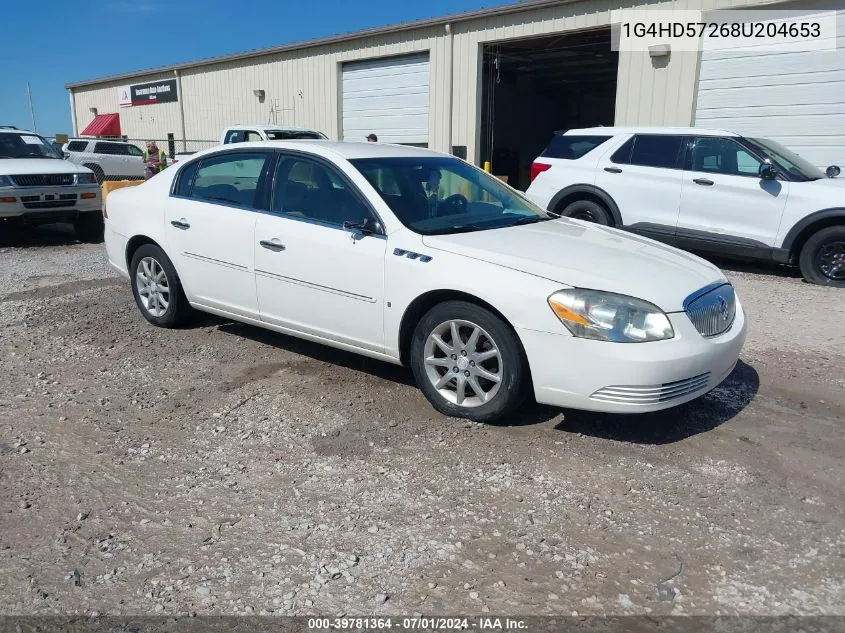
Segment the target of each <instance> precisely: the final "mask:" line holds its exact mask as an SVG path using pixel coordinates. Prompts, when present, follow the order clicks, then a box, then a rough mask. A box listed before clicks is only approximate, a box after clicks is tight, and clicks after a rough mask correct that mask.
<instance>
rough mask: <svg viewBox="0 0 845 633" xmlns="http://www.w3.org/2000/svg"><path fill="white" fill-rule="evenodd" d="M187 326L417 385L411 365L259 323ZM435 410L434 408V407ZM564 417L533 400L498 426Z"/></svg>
mask: <svg viewBox="0 0 845 633" xmlns="http://www.w3.org/2000/svg"><path fill="white" fill-rule="evenodd" d="M185 327H186V328H189V329H190V328H200V327H216V328H217V329H218V330H220V331H221V332H224V333H227V334H233V335H235V336H240V337H243V338H246V339H249V340H250V341H254V342H256V343H261V344H262V345H267V346H269V347H275V348H277V349H281V350H285V351H288V352H292V353H294V354H298V355H300V356H304V357H306V358H310V359H312V360H316V361H319V362H323V363H330V364H332V365H337V366H339V367H344V368H346V369H351V370H354V371H358V372H361V373H365V374H369V375H370V376H373V377H374V378H379V379H381V380H388V381H390V382H394V383H397V384H401V385H406V386H408V387H413V388H415V389H416V388H417V383H416V381H415V380H414V375H413V374H412V373H411V370H410V369H409V368H408V367H403V366H401V365H394V364H392V363H387V362H384V361H380V360H377V359H374V358H368V357H366V356H361V355H360V354H355V353H353V352H346V351H344V350H339V349H336V348H333V347H328V346H326V345H322V344H320V343H312V342H311V341H306V340H304V339H299V338H296V337H294V336H288V335H286V334H281V333H279V332H274V331H273V330H267V329H264V328H261V327H258V326H254V325H248V324H245V323H239V322H237V321H232V320H229V319H225V318H222V317H218V316H215V315H210V314H203V313H198V314H197V316H196V317H195V318H194V319H193V320H192V321H191V322H190V323H189V324H188V325H186V326H185ZM421 397H422V396H421ZM425 404H426V406H429V405H428V403H427V402H426V403H425ZM432 412H434V410H433V409H432ZM558 416H560V410H559V409H555V408H553V407H547V406H544V405H538V404H537V403H535V402H533V400H529V401H528V402H526V403H525V405H523V406H522V407H520V408H519V410H518V411H517V412H516V413H515V414H513V415H512V416H510V417H509V418H508V419H507V420H506V421H503V422H500V423H496V424H495V426H503V427H506V426H531V425H536V424H543V423H545V422H548V421H549V420H552V419H554V418H555V417H558Z"/></svg>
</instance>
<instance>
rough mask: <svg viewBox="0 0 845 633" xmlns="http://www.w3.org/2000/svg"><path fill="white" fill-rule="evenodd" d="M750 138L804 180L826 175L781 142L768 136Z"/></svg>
mask: <svg viewBox="0 0 845 633" xmlns="http://www.w3.org/2000/svg"><path fill="white" fill-rule="evenodd" d="M750 140H751V142H752V143H754V145H756V146H757V149H758V150H759V151H760V152H761V153H762V154H764V155H765V156H767V157H768V158H769V159H770V160H771V161H772V162H773V163H774V164H776V165H777V166H778V167H780V168H781V169H783V170H784V171H785V172H787V173H789V174H792V175H793V176H797V177H799V178H802V179H804V180H819V179H821V178H824V177H825V175H824V172H823V171H822V170H821V169H819V168H818V167H816V166H815V165H813V164H812V163H810V162H808V161H807V160H806V159H804V158H801V157H800V156H799V155H798V154H796V153H795V152H793V151H791V150H788V149H786V148H785V147H784V146H783V145H781V144H780V143H776V142H775V141H772V140H771V139H767V138H752V139H750Z"/></svg>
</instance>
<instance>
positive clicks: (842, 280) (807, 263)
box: [798, 226, 845, 288]
mask: <svg viewBox="0 0 845 633" xmlns="http://www.w3.org/2000/svg"><path fill="white" fill-rule="evenodd" d="M798 266H799V267H800V268H801V274H802V275H803V276H804V279H806V280H807V281H809V282H810V283H814V284H819V285H820V286H833V287H834V288H845V226H829V227H827V228H826V229H822V230H821V231H817V232H816V233H813V235H811V236H810V239H808V240H807V241H806V242H805V243H804V247H803V248H802V249H801V254H800V256H799V257H798Z"/></svg>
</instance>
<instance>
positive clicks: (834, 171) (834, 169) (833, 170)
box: [824, 165, 842, 178]
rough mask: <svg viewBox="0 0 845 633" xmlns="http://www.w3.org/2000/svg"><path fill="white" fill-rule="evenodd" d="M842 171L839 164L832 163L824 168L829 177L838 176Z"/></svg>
mask: <svg viewBox="0 0 845 633" xmlns="http://www.w3.org/2000/svg"><path fill="white" fill-rule="evenodd" d="M841 172H842V170H841V169H839V166H838V165H831V166H830V167H828V168H827V169H825V170H824V173H825V176H827V177H828V178H836V177H837V176H838V175H839V174H840V173H841Z"/></svg>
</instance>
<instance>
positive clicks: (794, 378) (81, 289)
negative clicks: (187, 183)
mask: <svg viewBox="0 0 845 633" xmlns="http://www.w3.org/2000/svg"><path fill="white" fill-rule="evenodd" d="M0 240H3V241H2V242H0V382H1V384H2V389H0V475H1V476H2V489H3V494H2V496H0V517H2V519H0V560H2V563H0V568H2V570H3V573H2V574H0V613H4V614H7V615H10V614H14V615H26V614H51V613H74V614H91V613H93V612H98V613H101V614H105V613H114V614H144V613H149V614H177V613H191V612H195V613H198V614H236V613H238V614H243V613H255V614H259V613H270V612H272V613H276V614H316V613H320V614H340V613H348V614H363V613H373V612H377V613H383V614H413V613H426V614H432V615H439V614H442V615H449V614H457V613H461V614H482V613H488V612H489V613H499V614H503V613H512V614H571V613H573V612H577V613H578V614H583V615H589V614H597V613H615V614H624V613H631V614H642V613H652V614H655V615H657V614H670V613H671V614H716V613H721V614H772V615H775V614H784V613H793V614H845V521H843V510H844V509H845V488H844V487H843V479H844V478H845V477H844V476H845V469H843V457H845V437H843V435H844V434H843V423H845V327H843V323H845V291H836V290H830V289H823V288H819V287H815V286H811V285H808V284H805V283H803V282H802V281H801V280H800V278H798V277H797V276H796V275H795V274H793V273H791V272H789V271H786V272H784V271H780V270H777V269H754V268H744V269H743V268H742V267H735V266H734V267H733V271H731V272H729V273H728V274H729V277H730V278H731V280H732V281H733V282H734V283H735V285H736V286H737V288H738V292H739V296H740V298H741V300H742V301H743V302H744V304H745V308H746V311H747V312H748V313H749V319H750V332H749V338H748V342H747V345H746V349H745V351H744V353H743V356H742V362H741V363H740V365H739V366H738V368H737V370H736V371H735V372H734V373H733V375H732V376H731V377H730V378H729V379H728V381H727V382H726V383H725V384H724V385H723V386H721V387H720V388H718V389H717V390H716V391H714V392H713V393H711V394H709V395H708V396H706V397H704V398H702V399H700V400H698V401H696V402H693V403H691V404H689V405H685V406H683V407H681V408H678V409H674V410H671V411H669V412H665V413H661V414H657V415H645V416H641V417H634V416H631V417H627V416H626V417H619V416H606V415H596V414H585V413H576V412H566V413H562V412H560V411H557V410H552V409H547V408H544V407H539V406H536V405H533V406H529V407H526V408H525V410H524V411H522V412H520V414H519V415H518V416H516V417H514V418H513V419H512V420H510V423H509V424H508V425H500V426H484V425H477V424H469V423H465V422H462V421H458V420H454V419H446V418H443V417H441V416H439V415H438V414H436V413H434V412H433V410H432V409H431V408H430V407H429V406H428V404H427V403H426V401H425V400H424V398H423V396H422V395H421V394H420V393H419V392H418V391H417V390H416V389H415V388H414V387H413V386H412V382H411V378H410V374H409V372H407V371H405V370H403V369H401V368H395V367H391V366H388V365H383V364H380V363H377V362H374V361H369V360H362V359H360V358H358V357H355V356H352V355H349V354H345V353H341V352H336V351H332V350H328V349H326V348H322V347H319V346H317V345H311V344H308V343H304V342H299V341H296V340H294V339H290V338H287V337H284V336H281V335H276V334H273V333H269V332H265V331H263V330H259V329H256V328H253V327H248V326H242V325H239V324H236V323H230V322H225V321H222V320H219V319H217V318H211V317H208V318H201V319H199V320H198V321H197V322H196V323H195V324H194V325H192V326H191V327H189V328H187V329H183V330H180V331H166V330H160V329H156V328H154V327H152V326H150V325H148V324H147V323H146V322H145V321H144V320H143V318H142V317H141V315H140V313H139V312H138V310H137V309H136V307H135V305H134V303H133V301H132V296H131V293H130V291H129V287H128V285H127V284H126V283H125V282H124V281H122V280H121V279H119V278H118V277H116V276H115V275H113V274H112V273H111V271H110V270H109V269H108V268H107V267H106V264H105V256H104V251H103V248H102V246H87V245H80V244H77V243H75V242H73V241H72V239H71V238H70V235H69V234H66V233H62V232H58V231H56V230H51V229H41V230H39V231H37V232H33V233H29V234H26V235H23V236H13V237H8V236H7V237H5V238H0Z"/></svg>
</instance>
